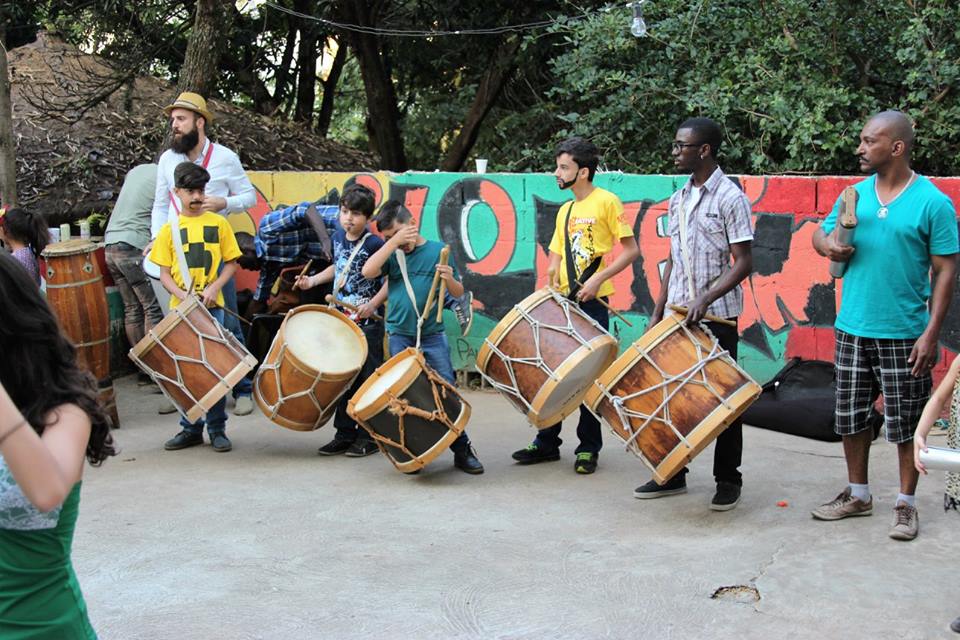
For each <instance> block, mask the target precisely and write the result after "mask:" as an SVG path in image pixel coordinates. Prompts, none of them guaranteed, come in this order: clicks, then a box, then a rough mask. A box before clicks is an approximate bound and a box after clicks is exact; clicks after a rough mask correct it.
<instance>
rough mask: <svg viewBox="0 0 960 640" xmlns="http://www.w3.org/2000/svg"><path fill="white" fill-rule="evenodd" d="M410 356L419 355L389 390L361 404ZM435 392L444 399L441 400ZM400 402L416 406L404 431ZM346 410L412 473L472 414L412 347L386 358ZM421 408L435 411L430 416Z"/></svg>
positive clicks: (454, 435) (451, 439) (457, 433)
mask: <svg viewBox="0 0 960 640" xmlns="http://www.w3.org/2000/svg"><path fill="white" fill-rule="evenodd" d="M411 358H413V359H415V362H414V363H413V365H412V366H410V367H409V368H408V369H407V371H406V372H405V373H404V374H403V375H402V376H400V377H399V378H398V379H397V380H395V381H394V383H393V384H392V385H390V387H389V388H388V389H387V391H386V392H385V393H382V394H380V395H379V396H377V397H376V399H375V400H374V401H373V402H367V403H363V404H362V407H361V402H360V399H361V398H364V396H366V394H367V393H369V392H370V391H371V389H372V388H373V387H374V386H375V385H377V384H378V381H379V380H380V378H381V377H383V376H385V375H389V373H390V372H391V370H392V369H393V368H394V367H397V366H399V365H401V364H403V363H406V362H407V361H408V360H409V359H411ZM427 371H430V373H429V374H428V373H427ZM437 398H439V399H440V402H439V406H438V403H437ZM400 405H408V406H410V407H413V408H414V410H415V412H410V413H406V414H405V415H403V416H402V425H403V429H402V432H401V417H400V416H399V415H398V413H399V412H400V411H402V409H398V407H399V406H400ZM358 407H361V408H359V409H358ZM347 413H349V414H350V417H352V418H353V419H354V420H356V421H357V424H359V425H360V426H362V427H363V428H364V429H366V430H367V432H368V433H369V434H370V437H371V438H373V440H374V441H375V442H376V443H377V445H378V446H379V447H380V450H381V451H382V452H383V453H384V454H385V455H386V456H387V458H388V459H389V460H390V461H391V462H392V463H393V465H394V466H395V467H396V468H397V469H398V470H399V471H402V472H404V473H411V472H414V471H417V470H419V469H422V468H423V467H425V466H426V465H428V464H429V463H430V462H432V461H433V460H435V459H436V458H437V456H439V455H440V454H441V453H443V452H444V451H446V450H447V449H448V448H449V447H450V445H451V444H453V442H454V440H456V439H457V438H458V437H459V436H460V434H461V433H463V430H464V429H465V428H466V426H467V422H468V421H469V420H470V405H469V404H468V403H467V401H466V400H464V399H463V397H461V396H460V394H459V393H458V392H457V390H456V389H455V388H454V387H453V386H451V385H450V384H448V383H447V382H446V381H445V380H443V379H442V378H440V376H439V374H437V373H436V372H433V371H432V370H431V369H430V367H429V365H427V363H426V360H424V357H423V354H422V353H420V352H419V351H417V350H416V349H414V348H412V347H411V348H408V349H404V350H403V351H401V352H400V353H398V354H397V355H395V356H393V357H392V358H390V359H389V360H387V361H386V362H384V363H383V365H381V366H380V368H378V369H377V370H376V371H375V372H374V374H373V375H372V376H370V378H368V379H367V380H366V381H365V382H364V383H363V384H362V385H361V386H360V388H359V389H357V392H356V393H355V394H354V395H353V397H352V398H351V399H350V401H349V402H348V404H347ZM423 413H428V414H432V415H431V416H430V417H429V418H428V417H426V416H424V415H422V414H423ZM416 414H421V415H416Z"/></svg>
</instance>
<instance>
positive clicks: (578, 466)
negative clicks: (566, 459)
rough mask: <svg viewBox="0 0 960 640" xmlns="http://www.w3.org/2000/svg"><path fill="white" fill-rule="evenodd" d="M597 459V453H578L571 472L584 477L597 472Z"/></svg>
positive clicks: (598, 456) (598, 455) (598, 457)
mask: <svg viewBox="0 0 960 640" xmlns="http://www.w3.org/2000/svg"><path fill="white" fill-rule="evenodd" d="M599 459H600V454H599V453H590V452H589V451H584V452H583V453H578V454H577V459H576V461H574V463H573V470H574V471H576V472H577V473H582V474H584V475H586V474H590V473H593V472H594V471H596V470H597V461H598V460H599Z"/></svg>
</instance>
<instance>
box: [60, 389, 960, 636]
mask: <svg viewBox="0 0 960 640" xmlns="http://www.w3.org/2000/svg"><path fill="white" fill-rule="evenodd" d="M118 395H119V398H120V401H121V405H120V415H121V419H122V420H123V427H122V428H121V429H120V430H118V431H116V432H115V434H116V438H117V440H118V442H119V444H120V446H121V447H122V452H121V453H120V455H119V456H117V457H116V458H113V459H111V460H109V461H108V462H106V463H105V464H104V466H103V467H102V468H100V469H91V468H88V469H87V470H86V472H85V478H84V486H83V498H82V503H81V515H80V520H79V522H78V525H77V533H76V538H75V544H74V554H73V557H74V563H75V566H76V570H77V573H78V576H79V579H80V584H81V586H82V588H83V591H84V594H85V597H86V600H87V604H88V606H89V610H90V618H91V620H92V622H93V624H94V626H95V628H96V629H97V630H98V632H99V634H100V637H101V638H104V639H111V638H117V639H121V638H122V639H124V640H132V639H136V638H150V639H153V638H158V639H160V638H162V639H168V638H176V639H201V640H207V639H210V640H214V639H221V638H224V639H226V638H229V639H253V638H270V639H283V640H287V639H289V640H296V639H313V638H336V639H340V638H344V639H348V638H437V639H447V638H450V639H460V638H463V639H468V638H469V639H473V638H502V639H513V640H520V639H531V640H532V639H540V638H590V639H592V638H630V639H636V638H657V639H669V638H916V639H918V640H919V639H928V638H951V637H957V636H956V635H955V634H952V633H950V631H949V630H948V627H947V625H948V624H949V621H950V620H951V619H953V617H955V616H957V615H960V584H958V581H957V579H956V575H957V563H956V550H957V520H956V517H957V516H956V515H955V514H951V515H950V516H947V515H945V514H944V513H943V509H942V506H941V504H942V503H941V496H942V490H943V477H942V475H941V474H937V475H932V476H931V477H929V478H927V479H924V480H922V481H921V485H920V491H919V505H918V506H919V510H920V517H921V526H922V529H921V535H920V537H919V538H918V539H917V540H916V541H914V542H909V543H904V542H896V541H894V540H891V539H889V538H888V537H887V530H888V528H889V526H890V524H891V520H892V512H891V509H892V507H893V499H894V498H895V496H896V489H897V484H896V465H895V450H894V447H892V446H890V445H886V444H881V445H878V446H876V447H875V448H874V451H873V458H872V460H873V475H872V480H873V484H872V486H873V490H874V496H875V498H874V499H875V513H874V515H873V516H872V517H869V518H857V519H852V520H845V521H839V522H818V521H814V520H813V519H812V518H811V517H810V514H809V511H810V509H811V508H813V507H815V506H816V505H817V504H819V503H821V502H825V501H827V500H828V499H831V498H833V497H834V496H835V495H836V494H837V493H838V492H839V491H840V490H841V489H842V488H843V486H844V481H845V471H844V464H843V459H842V457H841V451H840V445H839V444H825V443H818V442H813V441H808V440H803V439H800V438H795V437H791V436H784V435H780V434H776V433H772V432H767V431H762V430H759V429H753V428H747V429H746V430H745V436H744V439H745V455H744V464H743V472H744V477H745V488H744V494H743V501H742V502H741V504H740V506H739V507H737V508H736V509H735V510H733V511H730V512H727V513H715V512H712V511H710V510H709V509H708V508H707V504H708V502H709V501H710V498H711V496H712V493H713V488H714V486H713V482H712V478H711V474H710V469H711V461H712V451H711V450H708V451H707V452H705V453H704V454H703V455H701V456H700V457H699V458H697V459H696V460H695V462H694V464H693V465H692V473H691V474H690V476H688V486H689V487H690V491H689V493H688V494H686V495H682V496H676V497H671V498H666V499H660V500H651V501H640V500H636V499H634V498H633V496H632V491H633V488H634V487H635V486H637V485H638V484H640V483H642V482H643V481H645V480H646V479H647V474H646V473H645V469H644V467H643V466H642V464H641V463H640V461H639V460H637V459H636V458H634V457H632V456H631V455H630V454H627V453H625V452H624V451H623V449H622V448H621V447H620V446H619V445H618V441H617V440H616V439H615V438H614V437H613V436H612V435H609V434H605V439H606V448H605V449H604V450H603V453H602V455H601V459H600V469H599V471H598V472H597V473H596V474H595V475H593V476H578V475H576V474H575V473H574V472H573V468H572V465H573V454H572V451H573V449H574V447H575V440H576V437H575V434H574V428H573V420H572V419H569V420H568V421H567V427H566V429H565V433H566V435H567V443H566V444H565V445H564V448H563V457H562V458H561V460H560V462H555V463H548V464H542V465H538V466H534V467H519V466H516V465H515V464H513V462H512V461H511V459H510V452H511V451H513V450H514V449H516V448H519V447H521V446H523V445H525V444H527V442H528V441H529V440H530V439H531V438H532V436H533V435H534V432H533V430H532V429H531V428H530V427H528V426H526V423H525V422H524V420H523V419H522V417H521V416H520V415H519V414H518V413H516V411H514V410H513V409H512V408H510V407H509V406H508V405H507V403H506V401H504V400H503V399H501V398H500V397H499V396H498V395H495V394H492V393H487V392H470V393H467V394H466V397H467V398H468V400H469V402H470V403H471V404H472V406H473V416H474V417H473V419H472V421H471V422H470V427H469V433H470V435H471V437H472V438H473V440H474V443H475V445H476V448H477V450H478V452H479V455H480V458H481V460H482V461H483V463H484V465H485V466H486V474H484V475H482V476H479V477H472V476H468V475H466V474H464V473H462V472H460V471H457V470H456V469H454V468H453V467H452V455H451V454H449V453H448V454H445V455H444V456H442V457H441V458H440V459H439V460H438V461H437V462H434V463H433V464H432V465H431V466H430V467H428V469H427V471H426V472H424V473H423V474H421V475H420V476H404V475H401V474H399V473H398V472H397V471H396V470H394V468H393V467H392V465H390V464H389V463H388V462H387V461H386V460H385V459H384V458H383V457H381V456H380V455H379V454H378V455H375V456H370V457H368V458H361V459H349V458H345V457H342V456H341V457H337V458H321V457H318V456H317V455H316V449H317V447H319V446H320V445H322V444H325V443H326V442H327V440H329V438H330V437H331V436H332V434H333V429H332V427H331V426H327V427H324V428H323V429H321V430H320V431H319V432H315V433H296V432H292V431H287V430H285V429H281V428H279V427H275V426H272V425H271V424H270V423H268V422H267V420H266V419H265V418H264V417H263V416H262V415H260V414H259V413H254V415H252V416H248V417H244V418H236V417H231V418H230V421H229V423H228V433H229V435H230V436H231V437H232V439H233V442H234V450H233V452H231V453H227V454H218V453H214V452H213V451H212V450H211V449H210V447H209V446H204V447H197V448H193V449H188V450H184V451H179V452H167V451H164V450H163V448H162V444H163V441H164V440H165V439H166V438H168V437H170V436H171V435H173V434H174V433H175V432H176V430H177V429H176V426H175V425H176V417H175V416H158V415H157V414H156V407H157V405H158V403H159V401H160V396H159V395H151V394H150V393H149V392H148V391H145V390H142V389H138V388H137V387H136V385H135V384H134V383H133V378H126V379H123V380H120V381H118ZM782 500H785V501H787V503H788V506H787V507H785V508H783V507H778V506H777V502H778V501H782ZM723 587H734V588H733V589H727V590H724V591H722V592H721V594H720V595H718V596H717V597H712V596H714V594H715V592H717V591H718V589H722V588H723ZM753 589H755V591H752V590H753ZM754 594H756V595H754Z"/></svg>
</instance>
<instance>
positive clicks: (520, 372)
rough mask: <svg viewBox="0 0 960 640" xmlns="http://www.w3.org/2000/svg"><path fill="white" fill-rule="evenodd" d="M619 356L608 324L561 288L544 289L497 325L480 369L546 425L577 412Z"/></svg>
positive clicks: (522, 409)
mask: <svg viewBox="0 0 960 640" xmlns="http://www.w3.org/2000/svg"><path fill="white" fill-rule="evenodd" d="M616 356H617V341H616V339H614V337H613V336H611V335H610V334H609V333H607V330H606V328H605V327H601V326H600V325H599V324H597V323H596V322H595V321H594V320H593V319H592V318H590V317H589V316H588V315H587V314H585V313H584V312H583V311H581V310H580V307H578V306H577V305H576V304H574V303H573V302H571V301H570V300H567V299H566V298H565V297H563V296H562V295H560V294H559V293H557V292H556V291H554V290H552V289H541V290H539V291H536V292H534V293H533V294H532V295H530V296H528V297H527V298H525V299H524V300H522V301H521V302H520V303H519V304H517V305H516V306H515V307H514V308H513V309H512V310H511V311H510V312H509V313H508V314H507V315H505V316H504V317H503V320H501V321H500V322H499V324H497V326H496V327H494V328H493V331H492V332H491V333H490V335H489V336H487V339H486V340H484V343H483V346H482V347H481V348H480V352H479V353H478V354H477V369H478V370H479V371H480V374H481V375H482V376H483V377H484V378H485V379H486V380H487V381H488V382H489V383H490V385H491V386H493V387H494V388H495V389H497V390H498V391H500V392H501V393H502V394H503V395H504V396H506V398H507V399H508V400H509V401H510V403H511V404H513V406H515V407H516V408H517V409H518V410H519V411H520V412H521V413H524V414H526V416H527V419H528V420H529V421H530V424H532V425H533V426H535V427H537V428H539V429H543V428H546V427H549V426H551V425H554V424H556V423H558V422H560V421H561V420H563V419H564V418H565V417H567V416H568V415H570V414H571V413H573V411H574V410H576V408H577V407H578V406H579V405H580V402H581V400H582V399H583V395H584V394H585V393H586V392H587V389H588V388H589V386H590V384H591V383H593V381H594V380H595V379H596V378H597V376H598V375H600V372H601V371H603V370H604V369H606V368H607V367H608V366H610V363H611V362H613V360H614V358H616Z"/></svg>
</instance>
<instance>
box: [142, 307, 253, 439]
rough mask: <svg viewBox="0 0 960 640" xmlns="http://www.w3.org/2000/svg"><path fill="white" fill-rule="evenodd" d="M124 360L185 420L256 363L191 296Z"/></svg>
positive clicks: (210, 403) (206, 406)
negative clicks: (153, 383) (157, 387)
mask: <svg viewBox="0 0 960 640" xmlns="http://www.w3.org/2000/svg"><path fill="white" fill-rule="evenodd" d="M129 355H130V359H131V360H133V362H134V363H135V364H136V365H137V366H138V367H140V369H142V370H143V371H144V372H145V373H147V374H148V375H149V376H150V377H151V378H153V380H154V382H156V383H157V385H158V386H159V387H160V389H161V390H162V391H163V393H164V394H165V395H166V396H167V398H169V399H170V402H172V403H173V404H174V406H176V407H177V409H179V411H180V413H181V414H183V416H184V417H186V419H187V420H189V421H190V422H196V421H197V420H199V419H200V417H201V416H202V415H203V414H204V413H206V412H207V411H209V410H210V409H212V408H213V405H215V404H216V403H217V402H218V401H219V400H220V399H221V398H223V397H224V396H225V395H227V393H228V392H229V391H230V390H231V389H233V387H234V386H235V385H236V384H237V383H238V382H240V380H242V379H243V378H244V376H246V375H247V373H249V372H250V371H251V370H252V369H253V367H254V366H256V364H257V360H256V358H254V357H253V356H252V355H250V353H249V352H248V351H247V350H246V348H245V347H244V346H243V345H242V344H240V342H239V341H238V340H237V339H236V338H235V337H233V334H232V333H230V332H229V331H227V330H226V329H224V328H223V327H222V326H221V325H220V323H219V322H217V321H216V319H215V318H214V317H213V316H212V315H210V312H209V311H207V308H206V307H204V306H203V303H202V302H200V299H199V298H197V297H196V296H189V297H188V298H187V299H186V300H184V301H183V302H181V303H180V304H179V305H178V306H177V307H175V308H174V309H172V310H171V311H170V312H169V313H168V314H167V315H166V317H165V318H164V319H163V320H161V321H160V323H159V324H158V325H157V326H155V327H154V328H153V329H151V330H150V331H149V332H148V333H147V335H146V336H144V337H143V340H141V341H140V342H138V343H137V344H136V345H135V346H134V347H133V348H132V349H130V354H129Z"/></svg>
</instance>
